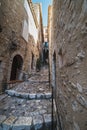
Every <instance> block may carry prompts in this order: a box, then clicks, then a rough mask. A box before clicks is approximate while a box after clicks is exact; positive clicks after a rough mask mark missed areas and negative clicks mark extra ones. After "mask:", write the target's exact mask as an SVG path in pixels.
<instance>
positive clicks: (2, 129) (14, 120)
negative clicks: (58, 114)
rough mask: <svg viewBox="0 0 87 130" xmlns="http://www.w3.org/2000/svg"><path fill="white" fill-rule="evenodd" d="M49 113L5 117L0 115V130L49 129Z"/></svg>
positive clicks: (50, 121)
mask: <svg viewBox="0 0 87 130" xmlns="http://www.w3.org/2000/svg"><path fill="white" fill-rule="evenodd" d="M51 123H52V120H51V114H44V115H37V116H33V117H15V116H10V117H8V118H6V116H4V115H0V130H51Z"/></svg>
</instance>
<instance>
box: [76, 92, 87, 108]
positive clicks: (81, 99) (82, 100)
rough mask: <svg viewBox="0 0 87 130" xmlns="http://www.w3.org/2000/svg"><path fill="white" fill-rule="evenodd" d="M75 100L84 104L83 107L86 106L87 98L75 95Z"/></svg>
mask: <svg viewBox="0 0 87 130" xmlns="http://www.w3.org/2000/svg"><path fill="white" fill-rule="evenodd" d="M77 101H78V102H79V103H80V104H81V105H82V106H84V107H85V108H87V100H86V99H85V98H84V97H83V96H82V95H80V94H79V95H77Z"/></svg>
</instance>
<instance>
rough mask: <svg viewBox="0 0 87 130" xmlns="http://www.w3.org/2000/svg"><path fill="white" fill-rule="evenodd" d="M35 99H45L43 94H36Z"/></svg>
mask: <svg viewBox="0 0 87 130" xmlns="http://www.w3.org/2000/svg"><path fill="white" fill-rule="evenodd" d="M36 97H37V99H44V98H45V94H43V93H37V95H36Z"/></svg>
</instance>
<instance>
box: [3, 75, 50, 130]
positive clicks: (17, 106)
mask: <svg viewBox="0 0 87 130" xmlns="http://www.w3.org/2000/svg"><path fill="white" fill-rule="evenodd" d="M45 75H46V73H45ZM36 78H37V77H36ZM36 78H34V80H33V81H35V79H36ZM42 78H43V76H42ZM36 81H37V80H36ZM33 83H34V82H33ZM24 84H26V85H24ZM47 84H48V82H47V81H46V82H43V83H42V82H41V85H40V84H38V81H37V82H36V84H34V85H35V87H34V89H33V90H34V91H31V90H30V89H31V87H29V85H30V86H31V82H25V83H21V84H20V86H17V87H16V88H13V89H10V90H6V97H5V98H3V99H2V98H1V101H0V130H51V129H52V115H51V113H52V94H51V91H50V90H49V91H48V88H47V87H46V85H47ZM34 85H33V86H34ZM38 85H40V86H44V88H45V90H44V89H43V88H39V91H38V88H36V86H37V87H38ZM25 86H26V87H25ZM20 87H21V89H20ZM24 87H25V88H24ZM46 89H47V90H46ZM28 90H29V91H28ZM30 92H31V93H30Z"/></svg>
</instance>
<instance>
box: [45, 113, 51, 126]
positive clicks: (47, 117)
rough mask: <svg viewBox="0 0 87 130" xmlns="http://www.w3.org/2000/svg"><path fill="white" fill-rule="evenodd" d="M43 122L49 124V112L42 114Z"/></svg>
mask: <svg viewBox="0 0 87 130" xmlns="http://www.w3.org/2000/svg"><path fill="white" fill-rule="evenodd" d="M44 122H45V124H46V125H49V124H51V114H44Z"/></svg>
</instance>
